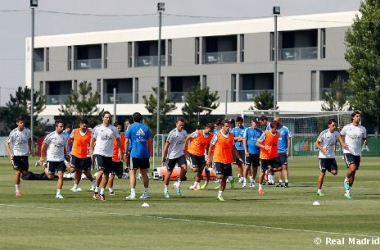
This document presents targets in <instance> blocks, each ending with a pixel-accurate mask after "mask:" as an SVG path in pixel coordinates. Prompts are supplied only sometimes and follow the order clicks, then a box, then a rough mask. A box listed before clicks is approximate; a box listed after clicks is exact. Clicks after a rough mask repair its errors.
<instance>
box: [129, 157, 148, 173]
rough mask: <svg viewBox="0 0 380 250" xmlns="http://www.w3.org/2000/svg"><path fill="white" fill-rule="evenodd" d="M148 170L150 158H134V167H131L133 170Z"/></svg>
mask: <svg viewBox="0 0 380 250" xmlns="http://www.w3.org/2000/svg"><path fill="white" fill-rule="evenodd" d="M138 168H139V169H148V168H150V163H149V157H147V158H133V157H132V166H130V169H131V170H137V169H138Z"/></svg>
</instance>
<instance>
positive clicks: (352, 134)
mask: <svg viewBox="0 0 380 250" xmlns="http://www.w3.org/2000/svg"><path fill="white" fill-rule="evenodd" d="M340 134H341V135H343V136H345V138H344V142H345V143H346V144H347V146H348V149H343V153H344V154H353V155H356V156H360V155H361V154H362V142H363V139H364V138H367V131H366V129H365V127H363V126H362V125H360V124H359V125H358V126H355V125H354V124H352V123H351V124H348V125H346V126H344V127H343V129H342V131H340Z"/></svg>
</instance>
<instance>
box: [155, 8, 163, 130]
mask: <svg viewBox="0 0 380 250" xmlns="http://www.w3.org/2000/svg"><path fill="white" fill-rule="evenodd" d="M157 11H158V81H157V134H159V133H160V92H161V91H160V90H161V26H162V12H164V11H165V3H163V2H159V3H157Z"/></svg>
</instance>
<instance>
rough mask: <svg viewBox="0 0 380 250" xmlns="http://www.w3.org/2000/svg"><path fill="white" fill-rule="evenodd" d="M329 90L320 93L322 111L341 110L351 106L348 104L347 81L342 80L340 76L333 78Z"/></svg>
mask: <svg viewBox="0 0 380 250" xmlns="http://www.w3.org/2000/svg"><path fill="white" fill-rule="evenodd" d="M330 87H331V91H330V92H323V93H322V100H323V101H324V103H323V104H322V110H323V111H343V110H350V109H351V107H350V105H349V104H348V91H347V83H346V82H345V81H343V80H342V79H341V78H340V77H338V78H337V79H335V80H334V81H333V82H332V83H331V85H330Z"/></svg>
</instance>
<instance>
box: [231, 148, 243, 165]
mask: <svg viewBox="0 0 380 250" xmlns="http://www.w3.org/2000/svg"><path fill="white" fill-rule="evenodd" d="M237 152H238V154H239V156H240V158H241V159H244V158H245V151H244V150H237ZM233 156H234V161H235V164H236V165H238V166H239V167H241V166H243V162H241V161H239V158H236V156H235V154H234V155H233Z"/></svg>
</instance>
